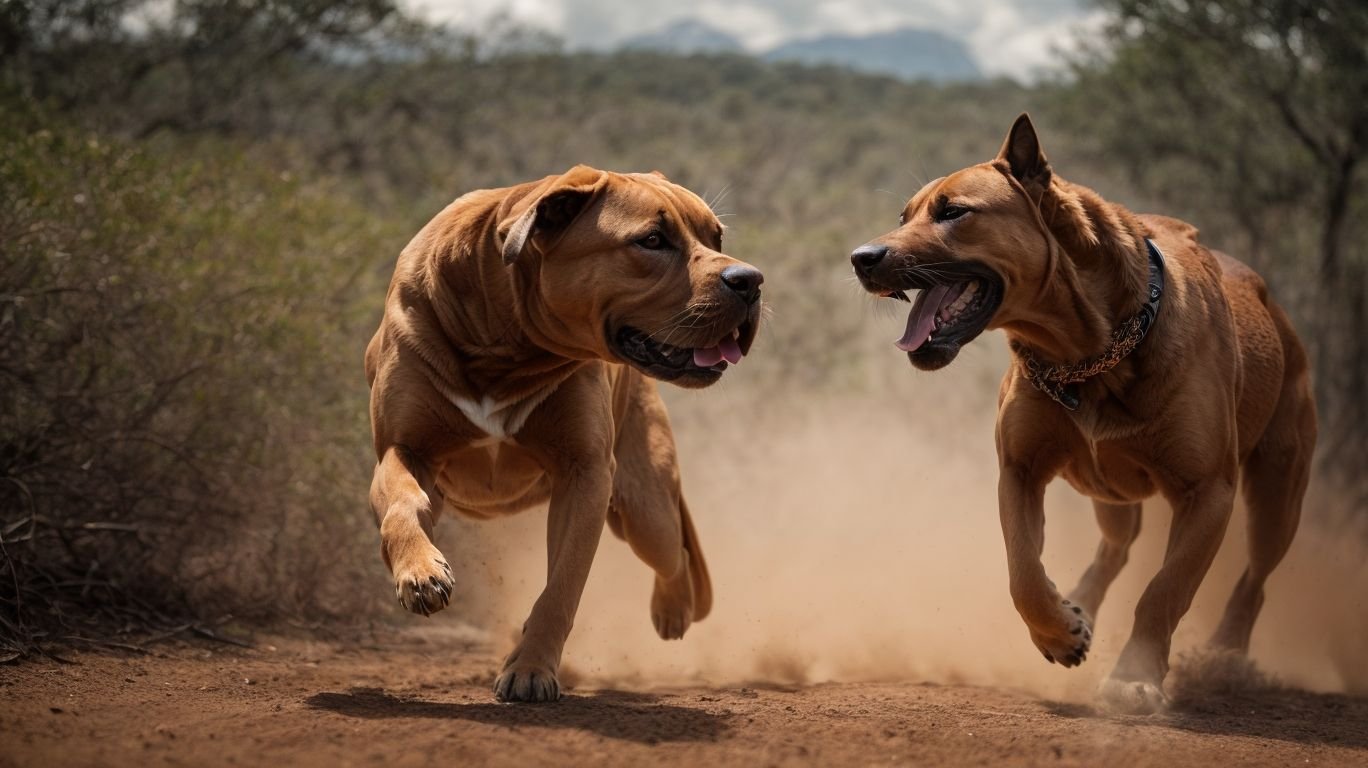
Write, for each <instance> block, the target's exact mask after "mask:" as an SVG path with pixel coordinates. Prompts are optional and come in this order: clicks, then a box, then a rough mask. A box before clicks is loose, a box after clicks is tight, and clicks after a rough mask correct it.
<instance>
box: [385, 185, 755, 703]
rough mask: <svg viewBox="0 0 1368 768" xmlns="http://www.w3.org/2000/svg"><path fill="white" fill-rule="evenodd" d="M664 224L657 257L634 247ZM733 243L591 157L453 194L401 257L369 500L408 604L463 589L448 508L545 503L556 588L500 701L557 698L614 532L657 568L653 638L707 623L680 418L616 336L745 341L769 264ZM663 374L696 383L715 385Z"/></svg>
mask: <svg viewBox="0 0 1368 768" xmlns="http://www.w3.org/2000/svg"><path fill="white" fill-rule="evenodd" d="M653 231H655V232H658V233H660V234H662V235H663V236H664V237H663V240H664V242H665V243H666V245H668V247H667V248H650V247H646V246H643V245H642V244H641V243H647V242H652V243H653V242H654V241H651V240H650V239H649V235H650V233H651V232H653ZM721 237H722V227H721V225H720V224H719V223H718V221H717V218H716V217H715V216H714V215H713V214H712V212H711V211H710V210H709V209H708V207H707V206H706V205H704V203H703V202H702V201H701V200H699V199H698V198H697V197H696V196H695V195H693V194H692V193H690V192H689V191H688V190H686V189H684V188H683V187H679V186H677V185H674V184H671V183H670V182H669V181H667V180H666V179H665V178H664V177H663V176H660V175H658V174H645V175H641V174H630V175H623V174H615V173H606V172H603V171H598V170H594V169H592V168H587V167H584V166H579V167H576V168H574V169H572V170H570V171H569V172H567V173H566V174H564V175H561V176H552V177H547V178H545V179H542V180H540V181H536V182H530V183H527V184H522V185H519V186H516V187H511V188H507V189H494V190H481V191H478V192H472V193H470V194H468V195H466V196H464V197H462V198H460V199H458V200H456V201H455V202H454V203H452V204H451V205H450V206H448V207H447V209H446V210H444V211H442V212H441V213H440V214H439V215H438V216H437V217H436V218H434V219H433V220H432V221H431V222H430V223H429V224H428V225H427V226H426V227H424V228H423V230H422V231H421V232H419V233H418V235H417V236H416V237H415V238H414V239H413V241H412V242H411V243H410V244H409V245H408V247H407V248H405V249H404V252H403V253H402V254H401V255H400V257H399V262H398V265H397V267H396V269H395V274H394V280H393V282H392V283H391V285H390V289H389V293H388V296H387V298H386V302H385V315H384V319H383V320H382V321H381V324H380V328H379V330H377V331H376V333H375V337H374V338H373V339H372V340H371V342H370V345H369V347H368V348H367V350H366V375H367V378H368V379H369V381H370V384H371V424H372V428H373V432H374V438H375V453H376V457H377V459H378V463H377V466H376V470H375V478H374V481H373V483H372V486H371V494H370V501H371V508H372V510H373V511H374V512H375V515H376V520H377V522H378V523H379V526H380V534H381V551H382V554H383V556H384V560H385V563H386V565H388V566H389V568H390V571H391V572H392V573H393V575H394V583H395V589H396V591H397V594H398V598H399V602H400V603H401V604H403V605H404V606H405V607H407V608H409V609H410V610H413V611H415V612H418V613H422V614H425V615H426V614H429V613H431V612H433V611H437V610H440V609H441V608H443V607H445V606H446V605H447V602H448V600H449V598H450V595H451V590H452V589H454V588H455V585H454V584H453V583H452V578H451V571H450V568H449V567H448V566H447V562H446V559H445V558H444V556H443V555H442V553H441V552H440V551H438V550H437V548H436V547H435V546H433V543H432V539H431V534H432V529H433V526H434V525H435V524H436V522H437V518H438V517H439V515H440V513H441V512H442V510H443V508H444V507H445V508H446V509H448V510H451V511H454V512H457V513H461V514H464V515H469V516H472V517H476V518H490V517H495V516H499V515H505V514H512V513H515V512H518V511H521V510H523V509H526V508H528V507H530V506H534V505H537V504H541V503H547V502H549V505H550V511H549V515H548V521H547V526H548V530H547V548H548V562H547V583H546V589H545V591H544V592H543V593H542V594H541V597H540V598H539V599H538V600H537V601H536V604H535V605H534V606H533V607H532V611H531V615H530V616H529V617H528V619H527V622H526V623H525V625H524V627H523V634H522V637H521V639H520V641H519V642H518V645H517V647H516V648H515V649H514V650H513V652H512V653H511V654H510V655H509V657H508V660H507V661H506V662H505V664H504V668H503V671H502V672H501V674H500V675H499V677H498V680H497V681H496V683H495V692H496V694H497V695H498V696H499V697H500V698H501V699H504V700H520V701H542V700H554V699H556V698H558V696H559V691H560V688H559V684H558V682H557V678H556V674H557V669H558V667H559V664H560V659H561V651H562V649H563V647H564V644H565V639H566V636H567V635H568V633H569V632H570V627H571V624H572V623H573V620H574V616H575V611H576V608H577V606H578V604H579V599H580V594H581V592H582V591H583V588H584V583H585V579H586V578H587V577H588V574H589V567H590V564H591V563H592V562H593V557H594V553H595V550H596V549H597V547H598V542H599V537H600V534H601V531H602V529H603V523H604V522H605V520H606V521H607V522H608V523H609V525H610V527H611V529H612V530H613V532H614V533H615V534H617V535H618V536H619V537H621V538H624V539H626V541H627V543H628V544H629V545H630V546H631V547H632V550H633V551H634V552H635V553H636V554H637V555H638V556H639V557H640V558H641V559H642V560H643V561H644V562H645V563H646V564H647V565H649V566H650V567H651V568H652V570H653V571H654V572H655V590H654V594H653V595H652V598H651V606H650V608H651V618H652V621H653V622H654V623H655V627H656V630H657V632H658V633H659V634H660V635H661V637H663V638H666V639H672V638H678V637H681V636H682V635H683V634H684V632H685V630H686V629H687V628H688V626H689V624H690V623H691V622H693V621H698V620H700V619H702V618H703V617H705V616H706V615H707V614H708V611H709V608H710V607H711V604H712V587H711V585H710V582H709V580H708V571H707V567H706V565H705V564H704V560H703V554H702V552H701V550H700V549H699V543H698V535H697V534H696V533H695V531H694V525H693V521H692V520H691V519H690V516H689V509H688V506H687V505H686V504H685V502H684V497H683V494H682V492H681V487H680V477H679V466H678V462H677V460H676V456H675V447H674V438H673V435H672V434H671V431H670V422H669V418H668V416H667V415H666V412H665V408H664V405H663V404H662V402H661V400H660V396H659V394H658V393H657V391H656V386H655V383H654V381H653V380H652V379H651V378H648V377H647V376H646V375H643V373H642V370H639V369H638V367H637V366H635V365H634V364H630V360H629V359H628V358H625V357H624V356H622V355H621V354H620V352H619V349H618V348H617V347H615V346H614V343H613V341H612V339H613V338H615V337H614V333H615V332H616V331H617V330H618V329H620V328H622V327H624V326H630V327H631V328H636V329H642V330H643V331H649V332H651V333H652V334H655V335H658V336H660V337H663V338H665V339H668V340H669V341H670V342H671V343H673V344H675V345H677V346H679V347H681V348H684V347H694V346H703V347H706V346H710V345H716V344H717V343H718V342H719V339H721V338H722V337H724V336H727V335H729V334H731V333H732V332H733V331H734V330H735V331H738V332H739V334H740V338H739V345H740V347H741V349H742V350H746V349H749V346H750V344H751V342H752V341H753V339H754V336H755V332H756V329H757V328H758V323H759V314H760V303H759V301H758V282H759V273H758V272H755V271H754V270H753V269H751V268H750V267H748V266H746V265H744V264H741V263H740V262H738V261H736V260H735V259H732V258H730V257H728V256H726V255H724V254H722V253H721ZM729 267H730V268H738V267H740V268H744V269H747V270H750V272H751V274H752V275H753V277H754V278H755V293H754V294H753V295H750V296H749V297H748V298H743V297H741V295H740V294H738V293H737V289H736V288H734V287H733V288H729V287H728V286H727V285H726V284H724V282H723V278H722V274H721V273H722V271H723V270H724V269H728V268H729ZM730 272H732V270H729V273H730ZM654 373H655V374H656V375H662V374H660V372H659V371H656V372H654ZM670 375H671V377H672V380H674V381H676V383H680V384H682V385H685V386H706V385H707V384H709V383H711V382H712V381H715V380H716V378H717V377H718V376H720V375H721V374H720V373H718V372H717V371H713V370H703V369H698V370H692V371H690V372H687V373H684V374H681V375H679V376H678V377H674V376H673V374H670Z"/></svg>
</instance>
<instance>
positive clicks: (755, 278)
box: [722, 264, 765, 304]
mask: <svg viewBox="0 0 1368 768" xmlns="http://www.w3.org/2000/svg"><path fill="white" fill-rule="evenodd" d="M763 282H765V276H764V275H762V274H760V270H758V269H756V268H755V267H751V266H747V265H745V264H733V265H732V266H730V267H727V268H726V269H724V270H722V284H723V285H725V286H727V287H728V288H730V289H732V290H733V291H736V294H737V295H738V296H740V297H741V298H742V299H743V300H744V301H745V302H746V303H747V304H754V303H755V302H756V300H757V299H759V298H760V284H761V283H763Z"/></svg>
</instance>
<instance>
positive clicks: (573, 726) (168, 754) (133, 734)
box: [0, 635, 1368, 768]
mask: <svg viewBox="0 0 1368 768" xmlns="http://www.w3.org/2000/svg"><path fill="white" fill-rule="evenodd" d="M70 659H71V661H73V662H75V663H72V664H60V663H56V662H50V661H40V662H30V663H25V664H21V665H18V666H7V667H0V765H3V766H56V765H61V766H87V765H89V766H97V765H98V766H116V765H141V766H161V765H194V766H205V765H244V766H260V765H271V766H275V765H329V766H332V765H340V766H346V765H386V766H408V765H412V766H429V765H432V764H434V763H436V764H442V765H451V766H469V765H485V764H488V765H519V766H527V765H537V764H542V763H544V762H546V763H555V764H592V765H647V764H652V765H707V766H710V767H713V768H716V767H717V766H727V765H745V766H752V765H804V764H816V765H837V764H840V765H845V764H854V765H872V764H880V765H993V766H1016V765H1052V766H1054V765H1058V766H1069V765H1079V766H1098V765H1117V766H1120V765H1126V766H1132V765H1135V766H1151V765H1152V766H1163V767H1164V768H1175V767H1176V766H1184V765H1202V766H1216V765H1219V766H1228V765H1260V766H1262V765H1269V766H1272V765H1279V766H1284V765H1293V764H1296V765H1308V764H1309V765H1335V766H1340V765H1368V700H1366V699H1359V698H1351V697H1345V696H1333V695H1321V694H1310V693H1303V692H1297V691H1284V692H1260V693H1244V694H1231V695H1227V696H1223V697H1209V698H1208V700H1207V701H1206V702H1205V703H1204V704H1202V705H1201V706H1197V707H1192V706H1189V707H1187V708H1184V709H1183V710H1181V711H1176V712H1173V713H1170V714H1167V715H1163V716H1155V717H1110V716H1106V715H1103V714H1101V713H1098V712H1096V711H1095V710H1093V709H1092V708H1091V707H1090V706H1087V705H1080V704H1070V703H1059V702H1051V701H1042V700H1039V699H1037V698H1035V697H1033V696H1031V695H1029V694H1026V693H1022V692H1016V691H1011V690H1004V689H994V688H982V687H970V686H954V685H935V684H929V683H921V684H919V683H887V684H830V685H816V686H804V687H798V688H781V687H773V686H758V685H757V686H750V687H725V688H702V687H699V688H672V689H664V690H651V691H622V690H599V691H593V690H582V689H581V690H575V691H572V692H571V693H570V695H568V696H567V697H566V698H565V699H564V700H563V701H561V702H560V703H559V704H555V705H542V706H512V705H500V704H497V703H495V702H494V700H493V698H492V697H491V695H490V693H489V681H490V680H491V679H492V677H493V673H494V669H495V664H496V659H495V658H494V657H493V655H492V654H490V653H489V652H488V651H487V650H483V649H481V648H479V647H477V646H474V645H473V644H470V643H459V642H457V643H453V642H451V641H449V640H444V641H442V642H440V643H439V642H434V641H432V640H431V639H424V637H422V636H420V635H417V636H405V637H403V638H400V639H393V640H387V641H384V642H382V643H376V642H373V641H372V642H366V643H355V642H348V643H345V644H343V643H339V642H322V641H305V640H299V639H293V640H279V639H277V640H271V641H260V642H259V643H258V647H257V648H254V649H251V650H238V649H234V648H226V647H225V646H222V645H213V646H208V645H198V644H197V645H174V646H172V645H164V646H159V647H158V648H157V649H156V650H155V651H154V652H153V653H151V654H149V655H131V654H130V655H122V654H117V653H114V654H110V653H77V654H72V655H71V656H70Z"/></svg>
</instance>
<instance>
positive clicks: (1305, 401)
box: [851, 115, 1316, 711]
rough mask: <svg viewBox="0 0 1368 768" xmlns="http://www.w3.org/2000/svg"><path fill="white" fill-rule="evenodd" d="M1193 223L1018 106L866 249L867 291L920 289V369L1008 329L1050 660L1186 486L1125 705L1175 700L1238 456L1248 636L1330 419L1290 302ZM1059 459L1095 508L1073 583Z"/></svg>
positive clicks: (1026, 570)
mask: <svg viewBox="0 0 1368 768" xmlns="http://www.w3.org/2000/svg"><path fill="white" fill-rule="evenodd" d="M1196 238H1197V231H1196V230H1195V229H1194V228H1193V227H1192V226H1190V225H1188V224H1186V223H1184V222H1181V221H1177V220H1175V219H1170V218H1166V217H1162V216H1135V215H1133V214H1131V213H1130V212H1129V211H1127V210H1126V209H1124V208H1122V207H1121V206H1119V205H1115V204H1112V203H1108V202H1106V201H1104V200H1103V199H1101V198H1100V197H1099V196H1098V195H1097V194H1096V193H1094V192H1093V191H1091V190H1089V189H1086V188H1084V187H1081V186H1078V185H1075V184H1070V183H1068V182H1066V181H1064V180H1062V179H1060V178H1058V177H1057V176H1055V175H1054V174H1053V173H1052V171H1051V168H1050V164H1049V162H1048V161H1047V160H1046V158H1045V155H1044V153H1043V152H1042V151H1041V150H1040V145H1039V142H1038V140H1037V138H1036V133H1035V129H1034V128H1033V127H1032V125H1031V122H1030V119H1029V118H1028V117H1027V116H1026V115H1022V116H1021V117H1020V118H1018V119H1017V121H1016V124H1015V125H1013V126H1012V130H1011V132H1010V133H1009V134H1008V136H1007V140H1006V142H1005V143H1004V144H1003V147H1002V151H1001V152H1000V153H999V154H998V156H997V158H996V159H994V160H993V161H991V162H988V163H983V164H980V165H975V166H971V167H969V168H966V169H964V170H961V171H958V172H956V173H953V174H951V175H949V176H947V177H945V178H941V179H937V180H935V181H933V182H931V183H930V184H927V185H926V186H925V187H924V188H923V189H922V190H921V191H920V192H918V193H917V194H916V196H915V197H913V198H912V200H911V201H910V202H909V203H908V204H907V207H906V208H905V209H904V210H903V214H902V220H901V226H899V227H898V228H897V229H895V230H893V231H892V232H889V233H888V234H886V235H884V236H882V237H880V238H878V239H876V240H873V241H872V242H870V243H869V244H867V245H864V246H861V247H860V248H858V249H857V250H856V251H855V252H854V253H853V254H852V255H851V260H852V262H853V263H854V266H855V271H856V272H857V274H858V275H859V278H860V280H861V282H862V283H863V285H864V286H865V288H867V289H868V290H869V291H872V292H874V293H877V294H880V295H884V296H894V297H898V298H904V299H905V298H906V297H905V295H904V294H903V291H905V290H909V289H913V288H918V289H922V291H921V294H920V295H919V296H918V297H917V301H916V303H915V304H914V305H913V307H912V310H911V313H910V316H909V318H908V324H907V330H906V332H905V333H904V335H903V338H902V339H900V340H899V341H898V343H897V344H898V346H899V347H900V348H902V349H904V350H906V351H907V353H908V357H909V358H910V359H911V361H912V364H913V365H914V366H916V367H918V368H921V369H924V370H934V369H937V368H941V367H943V366H945V365H947V364H949V363H950V361H951V360H953V359H954V357H955V355H956V354H957V353H958V351H959V348H960V347H961V346H962V345H964V344H967V343H968V342H969V341H971V340H972V339H973V338H974V337H976V336H977V335H978V334H979V333H980V332H982V331H983V330H984V329H993V328H1001V329H1003V330H1004V331H1006V332H1007V337H1008V339H1009V341H1010V342H1011V345H1012V348H1013V365H1012V367H1011V369H1010V370H1009V371H1008V372H1007V375H1006V377H1005V378H1004V379H1003V381H1002V389H1001V392H1000V395H999V399H998V403H999V409H998V422H997V446H998V456H999V463H1000V466H999V471H1000V476H999V484H998V498H999V507H1000V513H1001V518H1002V531H1003V536H1004V538H1005V540H1006V545H1007V559H1008V567H1009V571H1010V575H1011V578H1010V581H1011V593H1012V600H1013V602H1014V603H1015V605H1016V608H1017V611H1018V612H1020V614H1021V616H1022V618H1023V619H1025V622H1026V625H1027V627H1028V628H1029V630H1030V635H1031V640H1032V641H1033V642H1034V643H1035V645H1036V647H1037V648H1039V649H1040V651H1041V652H1042V653H1043V654H1044V656H1045V658H1046V659H1047V660H1049V661H1051V662H1059V663H1061V664H1063V665H1064V666H1066V667H1071V666H1074V665H1076V664H1079V663H1081V662H1082V661H1083V660H1084V659H1085V658H1086V655H1087V652H1088V648H1089V644H1090V642H1091V639H1092V617H1093V616H1095V615H1096V613H1097V609H1098V606H1099V605H1100V603H1101V602H1102V597H1103V595H1104V593H1105V592H1106V590H1107V587H1108V586H1109V585H1110V584H1111V582H1112V580H1113V579H1114V578H1115V577H1116V575H1117V572H1118V571H1119V570H1120V569H1121V566H1122V565H1123V564H1124V563H1125V561H1126V556H1127V550H1128V549H1129V547H1130V544H1131V542H1132V541H1134V539H1135V537H1136V535H1137V534H1138V533H1139V531H1140V502H1141V501H1142V500H1144V499H1146V498H1148V497H1150V496H1151V495H1153V494H1154V493H1156V492H1158V493H1160V494H1162V495H1163V496H1164V497H1165V498H1167V499H1168V500H1169V502H1170V503H1171V504H1172V505H1173V509H1174V516H1173V525H1172V528H1171V530H1170V532H1169V543H1168V550H1167V554H1166V557H1165V560H1164V565H1163V567H1162V568H1161V569H1160V570H1159V573H1158V574H1157V575H1156V576H1155V577H1154V579H1153V581H1151V582H1150V584H1149V586H1148V588H1147V589H1146V590H1145V592H1144V595H1143V596H1142V597H1141V598H1140V602H1139V604H1138V605H1137V606H1136V609H1135V624H1134V628H1133V631H1132V634H1131V638H1130V641H1129V642H1128V643H1127V644H1126V646H1125V648H1124V649H1123V650H1122V652H1121V657H1120V660H1119V661H1118V662H1117V665H1116V668H1115V669H1114V670H1113V671H1112V673H1111V676H1110V677H1109V678H1108V679H1107V680H1106V681H1105V682H1104V683H1103V686H1102V690H1101V693H1102V695H1103V698H1104V699H1105V700H1107V701H1109V702H1110V703H1113V704H1115V705H1117V706H1119V707H1121V708H1124V709H1127V710H1131V711H1153V710H1155V709H1158V708H1160V707H1162V706H1163V705H1164V703H1165V701H1166V700H1165V698H1164V694H1163V681H1164V677H1165V675H1166V674H1167V673H1168V656H1169V644H1170V640H1171V637H1172V635H1173V631H1174V628H1175V627H1176V626H1177V624H1178V621H1179V619H1180V618H1182V616H1183V614H1184V613H1186V612H1187V609H1188V606H1189V605H1190V604H1191V602H1192V597H1193V594H1194V593H1195V592H1196V591H1197V587H1198V585H1199V584H1200V583H1201V581H1202V578H1203V576H1204V575H1205V574H1206V572H1207V568H1208V567H1209V566H1210V565H1211V561H1212V558H1213V557H1215V555H1216V551H1217V549H1218V547H1219V546H1220V544H1221V539H1222V537H1223V535H1224V533H1225V529H1226V522H1227V520H1228V519H1229V517H1230V513H1231V507H1232V504H1233V502H1234V495H1235V485H1236V478H1237V476H1238V475H1239V474H1240V470H1241V468H1243V470H1244V498H1245V502H1246V504H1247V505H1248V507H1249V567H1248V569H1247V570H1246V571H1245V573H1244V576H1243V577H1242V578H1241V579H1240V582H1239V584H1238V586H1237V587H1236V588H1235V592H1234V595H1233V596H1232V597H1231V598H1230V602H1229V604H1228V605H1227V607H1226V612H1225V616H1224V619H1223V620H1222V622H1221V624H1220V628H1219V629H1218V630H1217V631H1216V634H1215V636H1214V637H1213V638H1212V643H1213V644H1214V645H1215V646H1218V647H1221V648H1229V649H1235V650H1240V651H1244V650H1247V649H1248V644H1249V636H1250V632H1251V631H1252V630H1253V625H1254V619H1255V617H1256V616H1257V615H1258V612H1259V608H1260V605H1261V604H1262V602H1263V585H1264V581H1265V579H1267V578H1268V575H1269V573H1270V572H1271V571H1272V570H1273V568H1274V567H1275V566H1276V565H1277V564H1278V562H1279V561H1280V560H1281V559H1282V557H1283V555H1284V553H1286V551H1287V548H1288V546H1289V545H1290V543H1291V541H1292V536H1293V534H1294V533H1295V532H1296V529H1297V521H1298V519H1299V517H1300V514H1301V502H1302V494H1303V492H1304V491H1305V489H1306V483H1307V475H1308V472H1309V467H1310V462H1311V453H1312V449H1313V448H1314V445H1315V439H1316V415H1315V406H1314V404H1313V402H1312V400H1311V395H1310V389H1309V382H1308V374H1307V360H1306V354H1305V352H1304V351H1303V349H1302V345H1301V343H1300V342H1299V341H1298V339H1297V336H1296V334H1295V333H1294V331H1293V330H1292V326H1291V324H1290V323H1289V322H1288V319H1287V316H1286V314H1285V313H1284V312H1283V310H1282V309H1281V308H1279V307H1278V306H1277V305H1276V304H1274V303H1273V301H1272V300H1271V299H1270V298H1269V297H1268V293H1267V290H1266V288H1265V286H1264V282H1263V280H1262V279H1260V278H1259V276H1258V275H1257V274H1255V273H1254V272H1253V271H1252V270H1250V269H1249V268H1248V267H1246V266H1244V265H1243V264H1241V263H1239V262H1237V261H1235V260H1234V259H1232V258H1231V257H1229V256H1227V255H1225V254H1222V253H1216V252H1212V251H1209V250H1207V249H1206V248H1205V247H1203V246H1202V245H1201V244H1199V243H1198V242H1197V239H1196ZM1147 239H1148V241H1152V242H1153V244H1154V246H1155V247H1156V250H1157V251H1158V252H1160V253H1156V254H1154V255H1151V253H1150V246H1149V243H1148V242H1147ZM1146 331H1148V332H1147V333H1146ZM1056 475H1063V476H1064V478H1065V479H1066V480H1068V482H1069V484H1070V485H1072V486H1073V487H1074V488H1075V489H1077V490H1078V491H1079V492H1080V493H1083V494H1085V495H1087V496H1089V497H1091V498H1092V499H1093V504H1094V507H1095V509H1096V515H1097V520H1098V523H1099V525H1100V526H1101V528H1102V544H1101V546H1100V547H1099V548H1098V550H1097V555H1096V558H1095V560H1094V561H1093V563H1092V566H1091V567H1089V568H1088V570H1087V572H1086V573H1085V574H1084V576H1083V578H1082V580H1081V581H1080V582H1079V584H1078V586H1077V587H1076V588H1075V589H1074V590H1073V592H1071V593H1069V595H1068V596H1067V597H1064V596H1062V595H1060V593H1059V592H1058V591H1056V588H1055V585H1054V583H1053V582H1052V581H1050V579H1049V578H1047V576H1046V574H1045V569H1044V567H1043V566H1042V565H1041V562H1040V555H1041V551H1042V548H1043V546H1044V536H1045V514H1044V513H1045V510H1044V494H1045V486H1046V484H1047V483H1049V482H1050V480H1051V479H1052V478H1054V477H1055V476H1056Z"/></svg>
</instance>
